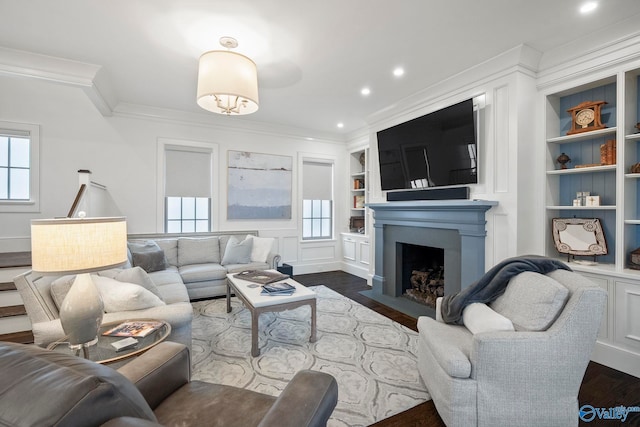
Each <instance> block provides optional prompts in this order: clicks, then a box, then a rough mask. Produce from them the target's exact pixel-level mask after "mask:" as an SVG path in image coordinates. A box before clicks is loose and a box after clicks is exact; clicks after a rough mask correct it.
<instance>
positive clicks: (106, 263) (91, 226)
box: [31, 217, 127, 349]
mask: <svg viewBox="0 0 640 427" xmlns="http://www.w3.org/2000/svg"><path fill="white" fill-rule="evenodd" d="M31 258H32V261H31V262H32V270H33V271H34V272H36V273H41V274H44V275H63V274H76V278H75V280H74V282H73V285H72V286H71V289H69V292H68V293H67V295H66V297H65V298H64V300H63V302H62V306H61V307H60V310H59V311H60V323H62V329H63V330H64V332H65V334H66V335H67V336H68V338H69V346H70V347H71V348H73V349H80V348H82V347H85V348H86V347H88V346H91V345H93V344H95V343H96V342H97V341H98V329H99V328H100V324H101V323H102V316H103V313H104V304H103V302H102V297H101V296H100V292H98V289H97V288H96V286H95V285H94V284H93V280H92V279H91V275H90V274H89V273H90V272H93V271H98V270H104V269H107V268H113V267H118V266H120V265H122V264H123V263H125V262H126V261H127V223H126V220H125V218H124V217H113V218H60V219H43V220H32V221H31Z"/></svg>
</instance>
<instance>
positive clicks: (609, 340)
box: [543, 64, 640, 376]
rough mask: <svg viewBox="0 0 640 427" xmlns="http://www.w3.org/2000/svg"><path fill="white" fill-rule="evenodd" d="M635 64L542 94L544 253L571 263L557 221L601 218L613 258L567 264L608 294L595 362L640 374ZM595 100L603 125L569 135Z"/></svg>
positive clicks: (639, 151) (639, 110)
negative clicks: (577, 116)
mask: <svg viewBox="0 0 640 427" xmlns="http://www.w3.org/2000/svg"><path fill="white" fill-rule="evenodd" d="M635 67H636V68H633V69H620V70H616V71H615V72H612V73H611V74H610V75H608V76H600V77H599V78H597V79H594V80H592V81H588V82H581V83H580V84H579V85H571V84H570V83H569V84H565V85H564V86H563V87H556V88H555V89H554V88H550V90H549V91H548V92H547V93H544V94H543V96H544V114H545V154H546V158H545V167H546V185H545V205H546V206H545V212H546V218H545V251H546V254H547V255H548V256H551V257H556V258H560V259H563V260H565V261H566V260H567V258H566V257H564V256H561V255H560V254H559V253H558V251H557V250H556V247H555V244H554V241H553V238H552V219H553V218H598V219H599V220H600V222H601V224H602V227H603V230H604V235H605V239H606V242H607V247H608V254H607V255H602V256H598V258H597V264H596V265H593V266H584V265H579V264H575V263H571V264H570V265H571V266H572V268H573V269H574V270H576V271H578V272H579V273H581V274H584V275H585V276H586V277H588V278H590V279H591V280H593V281H594V282H595V283H597V284H598V285H600V286H601V287H602V288H603V289H605V290H607V292H608V303H607V310H606V313H605V319H604V321H603V324H602V327H601V329H600V334H599V337H598V345H597V348H596V351H595V352H594V360H596V361H598V362H600V363H603V364H606V365H609V366H612V367H614V368H617V369H620V370H623V371H625V372H629V373H632V374H633V375H636V376H640V270H637V269H635V268H632V267H633V265H632V263H631V252H632V251H634V250H635V249H637V248H638V247H640V173H638V172H640V170H638V171H636V170H635V169H634V168H633V166H634V165H635V164H638V163H640V133H638V132H639V131H640V129H638V127H637V125H638V123H640V68H637V64H636V66H635ZM596 101H604V102H605V104H602V105H601V115H600V116H601V121H602V124H603V125H604V126H605V127H604V128H603V129H597V130H589V131H584V132H577V133H572V132H570V130H571V129H572V121H573V119H572V115H571V112H570V111H567V110H570V109H571V108H572V107H575V106H577V105H580V104H582V103H583V102H596ZM568 133H569V134H568ZM563 154H564V155H566V156H568V157H569V158H570V162H568V163H566V161H567V158H566V157H564V156H562V155H563ZM561 156H562V157H561ZM559 160H563V162H564V163H565V164H566V169H565V168H562V164H561V162H559ZM580 192H589V193H590V195H591V196H599V203H598V205H597V206H583V205H577V203H576V202H574V200H575V199H578V196H577V193H580Z"/></svg>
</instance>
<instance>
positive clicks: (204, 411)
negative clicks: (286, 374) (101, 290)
mask: <svg viewBox="0 0 640 427" xmlns="http://www.w3.org/2000/svg"><path fill="white" fill-rule="evenodd" d="M0 360H2V363H0V377H1V378H2V383H3V385H2V386H1V387H0V396H2V398H1V399H0V425H3V426H51V425H56V426H61V427H62V426H100V425H104V426H108V427H118V426H132V427H133V426H159V425H173V426H181V427H188V426H204V425H207V426H225V427H233V426H242V427H246V426H265V427H266V426H277V427H299V426H324V425H326V423H327V420H328V419H329V417H330V416H331V413H332V412H333V409H334V408H335V406H336V403H337V399H338V386H337V383H336V380H335V379H334V378H333V377H332V376H331V375H328V374H325V373H321V372H316V371H300V372H298V373H297V374H296V375H295V376H294V377H293V378H292V380H291V381H290V382H289V384H287V386H286V387H285V389H284V390H283V391H282V393H280V395H279V396H278V397H274V396H269V395H266V394H262V393H257V392H253V391H249V390H244V389H240V388H236V387H230V386H225V385H220V384H211V383H205V382H201V381H191V380H190V375H191V367H190V361H189V349H188V348H187V347H186V346H184V345H182V344H178V343H174V342H168V341H166V342H163V343H160V344H158V345H157V346H156V347H154V348H152V349H150V350H149V351H148V352H146V353H144V354H142V355H141V356H140V357H138V358H136V359H134V360H133V361H131V362H129V363H128V364H126V365H124V366H123V367H121V368H120V369H118V371H115V370H114V369H112V368H110V367H107V366H103V365H98V364H97V363H94V362H91V361H88V360H85V359H80V358H77V357H74V356H70V355H66V354H62V353H56V352H53V351H48V350H44V349H42V348H39V347H37V346H33V345H24V344H13V343H7V342H0Z"/></svg>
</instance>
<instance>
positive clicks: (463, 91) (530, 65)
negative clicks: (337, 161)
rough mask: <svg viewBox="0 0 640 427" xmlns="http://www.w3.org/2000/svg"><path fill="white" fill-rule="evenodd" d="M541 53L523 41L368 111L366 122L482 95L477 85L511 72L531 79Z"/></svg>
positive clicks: (390, 120) (376, 123)
mask: <svg viewBox="0 0 640 427" xmlns="http://www.w3.org/2000/svg"><path fill="white" fill-rule="evenodd" d="M541 57H542V53H541V52H539V51H537V50H536V49H533V48H532V47H530V46H528V45H526V44H520V45H518V46H515V47H513V48H511V49H509V50H507V51H505V52H503V53H501V54H499V55H496V56H494V57H493V58H490V59H488V60H486V61H484V62H481V63H479V64H476V65H474V66H472V67H471V68H468V69H466V70H464V71H462V72H460V73H457V74H454V75H452V76H451V77H449V78H447V79H445V80H441V81H439V82H438V83H435V84H433V85H431V86H428V87H426V88H424V89H422V90H420V91H419V92H416V93H415V94H413V95H411V96H410V97H407V98H405V99H403V100H402V101H400V102H397V103H395V104H393V105H391V106H389V107H387V108H384V109H382V110H380V111H377V112H376V113H373V114H371V115H370V116H368V117H367V122H368V123H369V125H370V126H371V127H376V128H380V129H382V128H383V127H385V126H387V125H392V124H394V123H400V122H401V121H404V120H407V119H408V118H409V117H411V116H416V115H418V114H420V113H424V112H425V111H426V109H428V108H429V107H430V106H433V105H435V104H437V103H445V101H446V100H449V99H452V98H455V99H457V98H460V99H462V98H471V97H475V96H478V95H482V93H484V91H478V87H481V86H483V85H485V84H486V83H487V82H490V81H495V80H498V79H501V78H504V77H507V76H509V75H513V74H514V73H520V74H522V75H525V76H527V77H529V78H531V79H535V78H536V76H537V69H538V64H539V63H540V59H541ZM443 106H446V105H443Z"/></svg>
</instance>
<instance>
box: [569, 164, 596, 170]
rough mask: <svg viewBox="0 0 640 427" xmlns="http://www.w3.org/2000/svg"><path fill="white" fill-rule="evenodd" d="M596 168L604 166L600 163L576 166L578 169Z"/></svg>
mask: <svg viewBox="0 0 640 427" xmlns="http://www.w3.org/2000/svg"><path fill="white" fill-rule="evenodd" d="M596 166H602V165H601V164H600V163H586V164H584V165H575V166H574V167H575V168H576V169H584V168H594V167H596Z"/></svg>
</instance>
